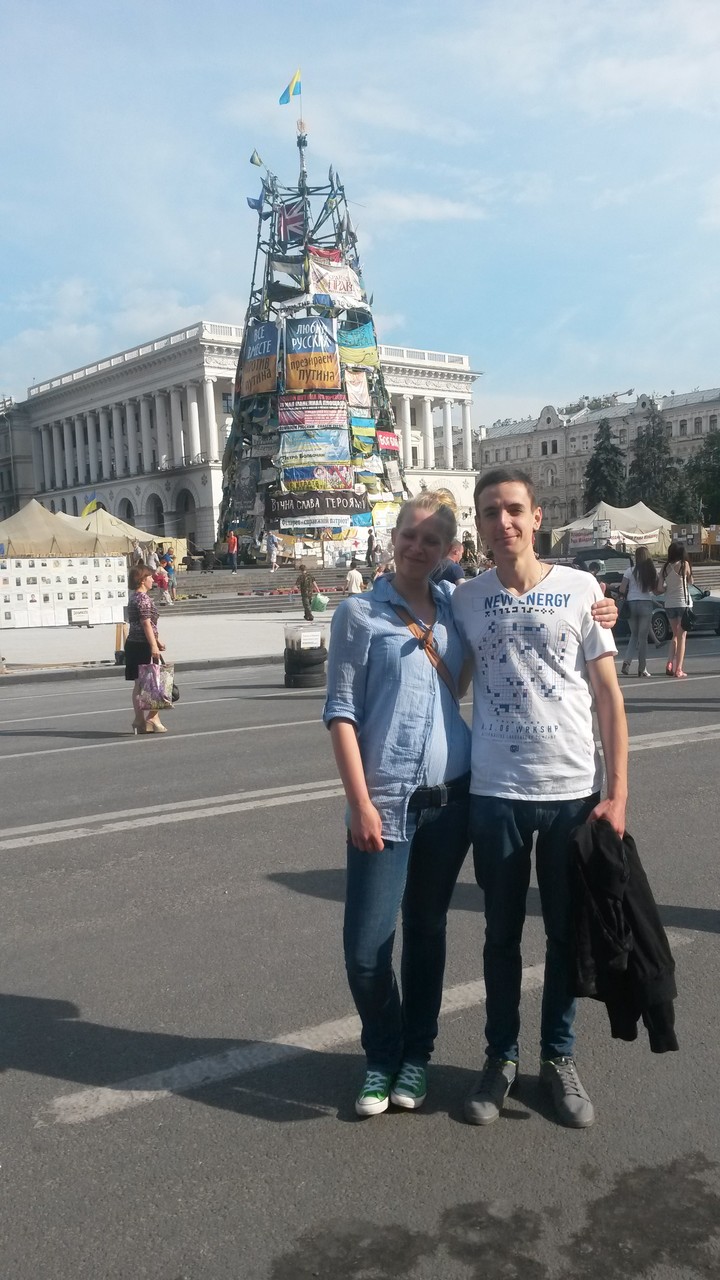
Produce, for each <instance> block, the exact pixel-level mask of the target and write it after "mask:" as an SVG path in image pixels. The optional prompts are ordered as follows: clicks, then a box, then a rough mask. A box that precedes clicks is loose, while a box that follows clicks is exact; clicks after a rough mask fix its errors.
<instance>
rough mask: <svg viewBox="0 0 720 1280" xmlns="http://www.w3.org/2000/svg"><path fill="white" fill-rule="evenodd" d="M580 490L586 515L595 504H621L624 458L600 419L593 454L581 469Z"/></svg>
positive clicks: (609, 431) (607, 424)
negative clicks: (582, 469) (581, 487)
mask: <svg viewBox="0 0 720 1280" xmlns="http://www.w3.org/2000/svg"><path fill="white" fill-rule="evenodd" d="M583 490H584V493H583V497H584V501H585V510H586V511H590V510H591V509H592V508H593V507H595V506H597V504H598V502H609V503H610V506H611V507H621V506H622V504H623V498H624V495H625V457H624V455H623V451H622V449H621V448H620V446H619V445H618V444H617V443H616V441H615V437H614V436H613V433H612V429H611V427H610V423H609V422H608V420H607V418H601V420H600V422H599V423H598V429H597V431H596V432H595V441H594V447H593V451H592V454H591V455H590V457H589V459H588V464H587V466H586V468H585V476H584V479H583Z"/></svg>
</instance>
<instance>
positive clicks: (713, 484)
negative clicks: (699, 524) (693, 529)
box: [683, 431, 720, 524]
mask: <svg viewBox="0 0 720 1280" xmlns="http://www.w3.org/2000/svg"><path fill="white" fill-rule="evenodd" d="M685 471H686V474H687V479H688V481H689V484H690V487H691V489H692V492H693V495H694V498H695V501H694V504H693V511H692V512H691V514H690V516H685V517H683V519H693V520H697V519H699V517H700V503H701V502H702V509H703V520H704V522H705V524H720V431H711V432H710V435H708V436H706V437H705V439H704V440H703V442H702V445H701V447H700V449H699V450H698V452H697V453H696V454H695V455H694V456H693V457H692V458H690V460H689V461H688V463H687V465H686V468H685Z"/></svg>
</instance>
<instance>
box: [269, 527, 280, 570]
mask: <svg viewBox="0 0 720 1280" xmlns="http://www.w3.org/2000/svg"><path fill="white" fill-rule="evenodd" d="M266 545H267V553H268V559H269V561H270V572H271V573H275V571H276V569H277V558H278V547H279V540H278V536H277V534H276V533H273V531H272V529H271V530H270V532H269V533H268V535H267V539H266Z"/></svg>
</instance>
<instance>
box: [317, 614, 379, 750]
mask: <svg viewBox="0 0 720 1280" xmlns="http://www.w3.org/2000/svg"><path fill="white" fill-rule="evenodd" d="M370 640H371V630H370V625H369V618H368V616H367V610H366V608H365V607H364V605H363V602H362V601H361V600H354V599H350V600H345V601H343V603H342V604H341V605H340V607H339V608H338V609H337V610H336V611H335V614H334V617H333V620H332V624H331V627H330V651H329V653H328V669H327V688H328V692H327V698H326V700H325V707H324V709H323V720H324V722H325V724H326V725H329V724H330V721H331V720H338V719H340V720H352V722H353V724H356V725H358V726H360V725H361V724H362V722H363V717H364V713H365V690H366V686H367V669H368V667H367V664H368V656H369V653H370Z"/></svg>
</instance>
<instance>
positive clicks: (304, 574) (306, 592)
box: [295, 560, 319, 622]
mask: <svg viewBox="0 0 720 1280" xmlns="http://www.w3.org/2000/svg"><path fill="white" fill-rule="evenodd" d="M295 586H296V587H297V589H298V591H299V592H300V595H301V596H302V602H303V609H304V610H305V621H306V622H314V621H315V619H314V617H313V613H312V609H311V608H310V603H311V601H312V598H313V596H314V595H317V594H318V591H319V587H318V584H317V582H316V581H315V579H314V577H313V575H312V572H311V570H310V569H309V568H308V566H307V564H306V563H305V561H304V560H301V562H300V572H299V574H298V576H297V578H296V579H295Z"/></svg>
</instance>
